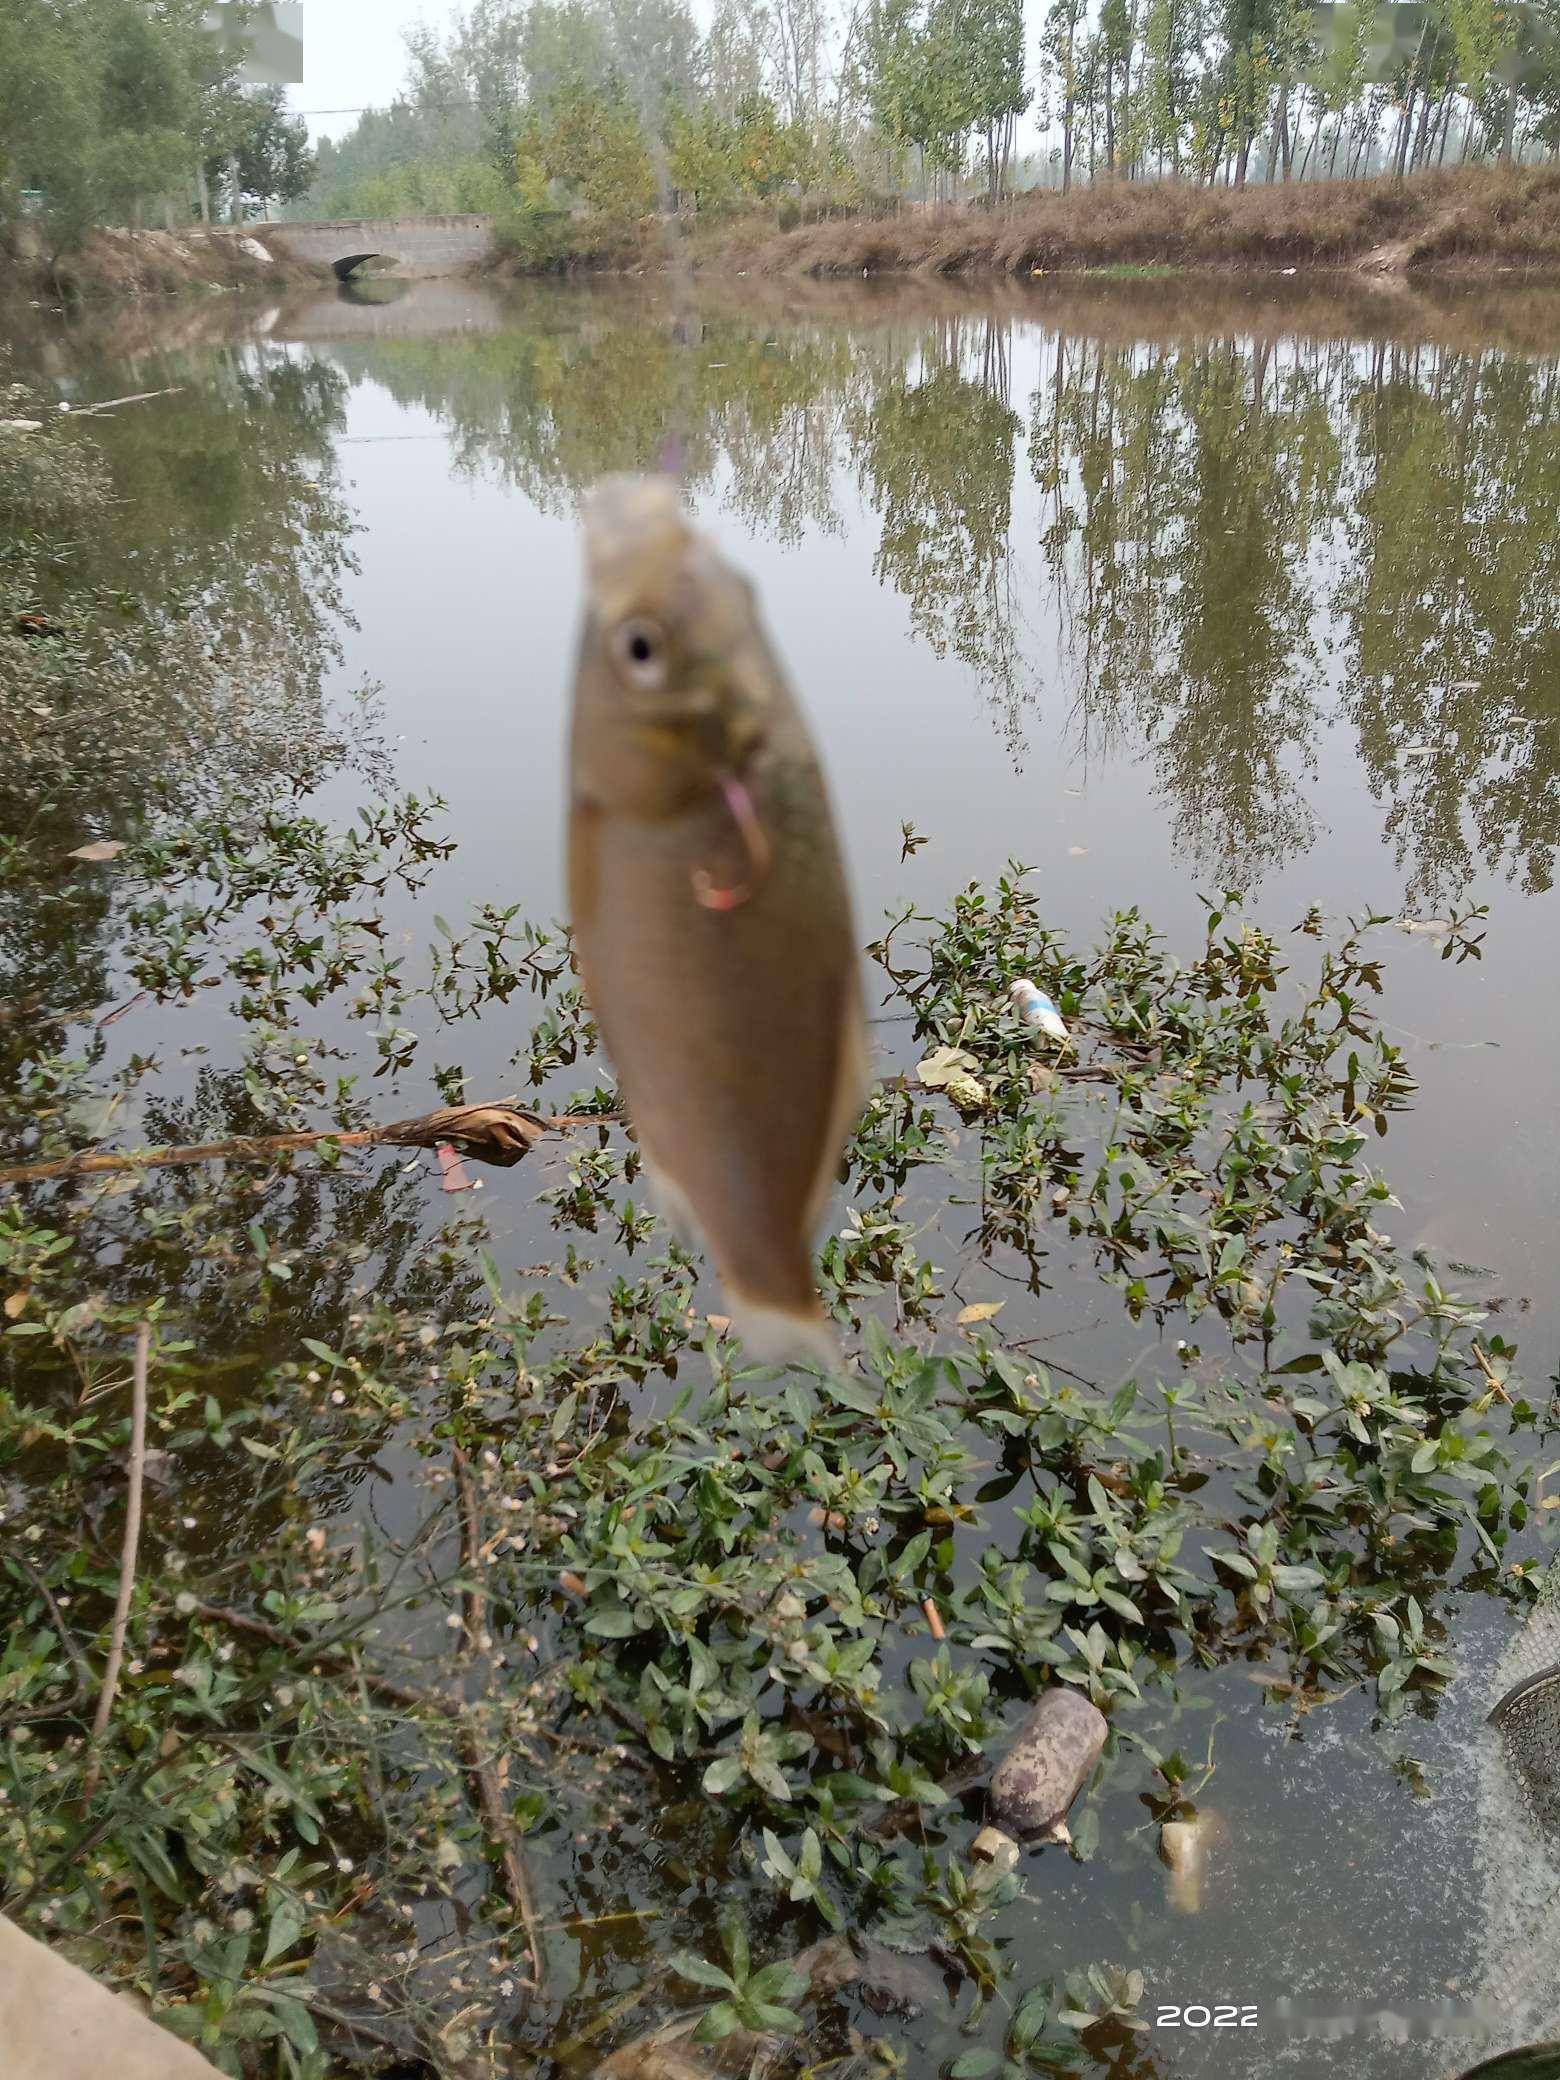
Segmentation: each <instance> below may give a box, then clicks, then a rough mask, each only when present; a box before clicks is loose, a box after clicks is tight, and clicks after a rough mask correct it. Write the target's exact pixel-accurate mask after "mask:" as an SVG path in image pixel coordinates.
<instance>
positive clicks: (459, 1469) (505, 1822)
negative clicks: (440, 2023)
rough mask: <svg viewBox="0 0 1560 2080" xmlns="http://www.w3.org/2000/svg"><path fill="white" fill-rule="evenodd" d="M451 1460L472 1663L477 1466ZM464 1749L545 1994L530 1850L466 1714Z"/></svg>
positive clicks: (478, 1606) (483, 1600) (480, 1600)
mask: <svg viewBox="0 0 1560 2080" xmlns="http://www.w3.org/2000/svg"><path fill="white" fill-rule="evenodd" d="M450 1459H451V1464H452V1465H453V1467H454V1470H455V1499H456V1506H457V1510H458V1513H459V1516H460V1550H461V1565H462V1566H463V1567H464V1568H465V1569H466V1571H467V1573H468V1574H469V1575H470V1576H471V1582H470V1586H469V1587H468V1588H467V1589H466V1590H465V1591H464V1592H463V1594H462V1596H461V1606H462V1608H461V1617H462V1620H463V1621H464V1625H465V1636H466V1656H467V1659H468V1660H469V1659H471V1658H472V1657H473V1656H474V1655H475V1654H476V1653H477V1652H478V1645H477V1643H478V1641H479V1640H480V1639H481V1638H482V1637H483V1635H484V1633H485V1631H486V1629H487V1597H486V1594H485V1593H484V1591H483V1590H482V1589H481V1588H480V1587H479V1580H480V1574H479V1570H480V1569H481V1566H482V1538H481V1531H480V1526H479V1523H478V1503H477V1489H476V1483H475V1482H474V1481H473V1480H472V1478H471V1467H470V1465H469V1463H468V1461H467V1458H466V1454H465V1453H464V1452H463V1451H462V1450H461V1448H460V1446H459V1445H456V1446H455V1447H454V1448H453V1450H452V1452H451V1454H450ZM460 1745H461V1750H462V1755H463V1759H464V1761H465V1764H466V1769H467V1771H468V1773H469V1774H470V1777H471V1781H472V1783H473V1784H474V1785H475V1786H476V1792H477V1803H478V1804H479V1805H480V1807H481V1808H482V1817H483V1819H484V1820H485V1821H486V1822H487V1826H488V1832H489V1833H490V1834H491V1836H492V1837H493V1840H494V1841H495V1842H496V1843H497V1845H498V1851H499V1856H500V1859H501V1861H502V1863H503V1868H504V1885H505V1888H506V1890H507V1891H508V1894H509V1898H510V1903H511V1904H512V1905H513V1907H514V1910H515V1912H516V1913H517V1914H518V1915H519V1917H520V1922H521V1926H522V1927H523V1928H524V1930H525V1947H526V1952H527V1954H528V1955H529V1957H530V1960H531V1984H532V1986H533V1988H534V1989H535V1990H536V1992H537V1993H540V1992H541V1990H542V1987H543V1985H544V1984H545V1981H546V1966H545V1964H544V1962H543V1958H542V1939H541V1924H540V1916H539V1915H538V1914H537V1911H536V1893H535V1889H534V1887H533V1886H532V1884H531V1873H530V1871H529V1870H528V1868H527V1866H526V1861H525V1852H524V1850H523V1849H522V1848H521V1846H520V1835H519V1832H518V1830H517V1829H516V1827H515V1825H514V1822H513V1821H512V1820H511V1819H510V1817H509V1813H508V1811H507V1809H506V1807H505V1805H504V1793H503V1788H502V1786H501V1785H500V1783H499V1781H498V1771H497V1770H496V1769H495V1768H494V1766H493V1763H492V1761H491V1760H490V1759H489V1758H488V1757H487V1756H485V1755H484V1754H483V1753H482V1751H481V1749H480V1748H479V1747H478V1745H477V1740H476V1735H475V1732H474V1731H473V1728H472V1725H471V1721H470V1719H469V1718H468V1717H464V1716H463V1718H462V1721H461V1737H460Z"/></svg>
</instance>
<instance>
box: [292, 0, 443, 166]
mask: <svg viewBox="0 0 1560 2080" xmlns="http://www.w3.org/2000/svg"><path fill="white" fill-rule="evenodd" d="M454 12H455V9H454V7H453V6H452V5H451V4H449V0H304V9H303V72H304V79H303V85H302V86H301V87H293V88H291V89H289V92H290V94H291V97H292V105H293V107H294V108H298V109H302V110H303V111H304V112H305V113H306V114H307V115H308V118H309V130H310V133H311V134H312V135H313V136H315V137H340V135H341V134H342V132H343V131H344V130H350V129H351V128H352V125H353V123H354V121H355V120H356V115H355V113H354V114H350V115H316V114H315V113H314V111H315V110H316V109H350V110H353V111H356V110H357V109H360V108H383V107H384V106H385V105H386V103H387V102H389V101H390V100H392V99H393V98H394V95H395V91H396V89H397V87H399V86H400V84H401V82H402V80H403V79H404V78H405V77H406V47H405V45H404V44H403V43H402V41H401V31H402V30H403V29H408V28H410V27H411V26H412V25H413V23H415V22H423V21H426V22H430V23H432V25H433V26H434V27H435V28H436V29H441V30H442V29H443V28H444V27H445V26H446V24H447V23H448V22H449V19H450V16H451V15H452V14H453V13H454Z"/></svg>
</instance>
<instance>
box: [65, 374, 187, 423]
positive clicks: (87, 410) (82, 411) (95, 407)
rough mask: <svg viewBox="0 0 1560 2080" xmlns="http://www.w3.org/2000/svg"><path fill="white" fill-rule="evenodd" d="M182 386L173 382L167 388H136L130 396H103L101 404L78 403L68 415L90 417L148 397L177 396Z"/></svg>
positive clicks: (78, 417) (74, 417) (143, 401)
mask: <svg viewBox="0 0 1560 2080" xmlns="http://www.w3.org/2000/svg"><path fill="white" fill-rule="evenodd" d="M183 388H184V385H183V384H182V383H175V384H173V386H172V387H171V388H170V389H167V390H137V391H136V392H135V393H134V394H133V395H132V396H130V397H105V398H104V400H103V402H102V403H101V404H78V405H77V407H76V409H75V410H74V411H73V412H72V413H71V415H70V416H71V417H72V418H73V419H90V418H92V417H93V415H94V414H95V413H97V412H111V411H113V410H114V409H115V408H116V407H117V406H119V405H122V404H145V403H146V401H147V399H148V398H149V397H177V396H178V395H179V394H180V392H181V391H182V390H183Z"/></svg>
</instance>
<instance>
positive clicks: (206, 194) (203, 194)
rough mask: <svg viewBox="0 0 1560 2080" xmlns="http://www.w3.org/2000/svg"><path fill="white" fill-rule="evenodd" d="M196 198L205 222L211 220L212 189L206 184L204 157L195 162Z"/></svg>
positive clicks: (202, 220)
mask: <svg viewBox="0 0 1560 2080" xmlns="http://www.w3.org/2000/svg"><path fill="white" fill-rule="evenodd" d="M195 200H196V203H197V204H198V206H199V209H200V220H201V222H202V223H203V224H209V223H210V222H211V190H210V189H209V188H208V187H207V185H206V165H205V161H204V160H202V159H197V160H196V162H195Z"/></svg>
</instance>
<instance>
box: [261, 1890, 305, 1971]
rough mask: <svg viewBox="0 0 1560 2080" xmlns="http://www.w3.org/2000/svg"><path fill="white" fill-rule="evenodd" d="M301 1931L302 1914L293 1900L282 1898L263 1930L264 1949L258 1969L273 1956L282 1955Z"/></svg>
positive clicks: (263, 1967) (266, 1963)
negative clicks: (264, 1930)
mask: <svg viewBox="0 0 1560 2080" xmlns="http://www.w3.org/2000/svg"><path fill="white" fill-rule="evenodd" d="M302 1933H303V1915H302V1913H301V1912H300V1911H299V1909H298V1907H297V1905H296V1904H295V1902H294V1901H292V1900H290V1899H284V1900H283V1901H281V1903H280V1904H279V1905H278V1907H277V1909H276V1911H275V1913H274V1914H272V1916H271V1919H270V1923H269V1925H268V1926H267V1928H266V1932H265V1951H264V1954H263V1955H262V1957H261V1959H260V1969H261V1970H262V1971H264V1969H265V1967H266V1966H267V1965H268V1964H269V1963H270V1962H271V1960H272V1959H273V1958H275V1957H282V1956H285V1954H286V1953H287V1952H288V1951H289V1950H290V1949H291V1948H292V1946H293V1944H294V1943H296V1942H297V1940H298V1938H299V1936H300V1935H302Z"/></svg>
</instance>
